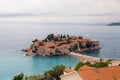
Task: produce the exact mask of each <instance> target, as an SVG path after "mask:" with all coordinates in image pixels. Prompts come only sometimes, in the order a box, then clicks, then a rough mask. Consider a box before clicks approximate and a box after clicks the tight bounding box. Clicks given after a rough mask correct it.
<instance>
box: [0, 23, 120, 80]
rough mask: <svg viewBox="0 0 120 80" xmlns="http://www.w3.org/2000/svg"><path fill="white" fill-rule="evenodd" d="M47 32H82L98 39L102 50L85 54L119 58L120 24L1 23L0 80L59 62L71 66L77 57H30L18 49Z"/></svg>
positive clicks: (47, 67) (45, 67)
mask: <svg viewBox="0 0 120 80" xmlns="http://www.w3.org/2000/svg"><path fill="white" fill-rule="evenodd" d="M49 33H54V34H70V35H77V36H78V35H82V36H84V37H87V38H91V39H94V40H98V41H100V46H101V50H100V51H99V52H98V53H95V52H90V53H85V54H87V55H91V56H96V57H101V58H112V59H120V26H105V25H81V24H69V23H66V24H65V23H52V24H50V23H48V24H24V23H21V24H19V23H0V80H12V77H13V76H14V75H16V74H19V73H21V72H23V73H25V74H26V75H32V74H39V73H43V72H44V71H46V70H49V69H51V68H52V67H54V66H56V65H60V64H62V65H65V66H66V67H73V66H74V65H75V64H76V63H77V62H78V61H79V59H78V58H76V57H71V56H56V57H30V56H25V55H24V52H21V51H20V50H21V49H23V48H26V47H29V45H30V44H31V41H32V40H34V39H36V38H38V39H43V38H44V37H45V36H47V35H48V34H49Z"/></svg>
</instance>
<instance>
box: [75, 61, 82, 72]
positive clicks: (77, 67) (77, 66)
mask: <svg viewBox="0 0 120 80" xmlns="http://www.w3.org/2000/svg"><path fill="white" fill-rule="evenodd" d="M82 66H84V63H83V62H78V63H77V64H76V65H75V67H74V70H79V68H80V67H82Z"/></svg>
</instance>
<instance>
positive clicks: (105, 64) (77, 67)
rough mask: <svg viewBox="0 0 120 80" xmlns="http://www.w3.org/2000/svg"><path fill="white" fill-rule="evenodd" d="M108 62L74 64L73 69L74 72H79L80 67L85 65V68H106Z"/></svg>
mask: <svg viewBox="0 0 120 80" xmlns="http://www.w3.org/2000/svg"><path fill="white" fill-rule="evenodd" d="M109 63H110V61H109V60H108V61H105V62H103V61H100V62H96V63H94V64H91V63H90V62H85V63H83V62H78V63H77V64H76V66H75V67H74V69H75V70H79V68H80V67H82V66H84V65H87V66H91V67H96V68H100V67H107V66H108V65H109Z"/></svg>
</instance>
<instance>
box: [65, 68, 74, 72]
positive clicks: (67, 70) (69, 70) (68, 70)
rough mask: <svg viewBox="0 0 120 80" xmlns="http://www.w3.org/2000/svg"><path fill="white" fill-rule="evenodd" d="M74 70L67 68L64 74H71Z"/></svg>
mask: <svg viewBox="0 0 120 80" xmlns="http://www.w3.org/2000/svg"><path fill="white" fill-rule="evenodd" d="M72 71H73V70H71V69H69V68H67V69H65V70H64V72H66V73H69V72H72Z"/></svg>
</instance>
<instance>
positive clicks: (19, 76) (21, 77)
mask: <svg viewBox="0 0 120 80" xmlns="http://www.w3.org/2000/svg"><path fill="white" fill-rule="evenodd" d="M23 78H24V74H23V73H20V74H18V75H16V76H14V78H13V80H23Z"/></svg>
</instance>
